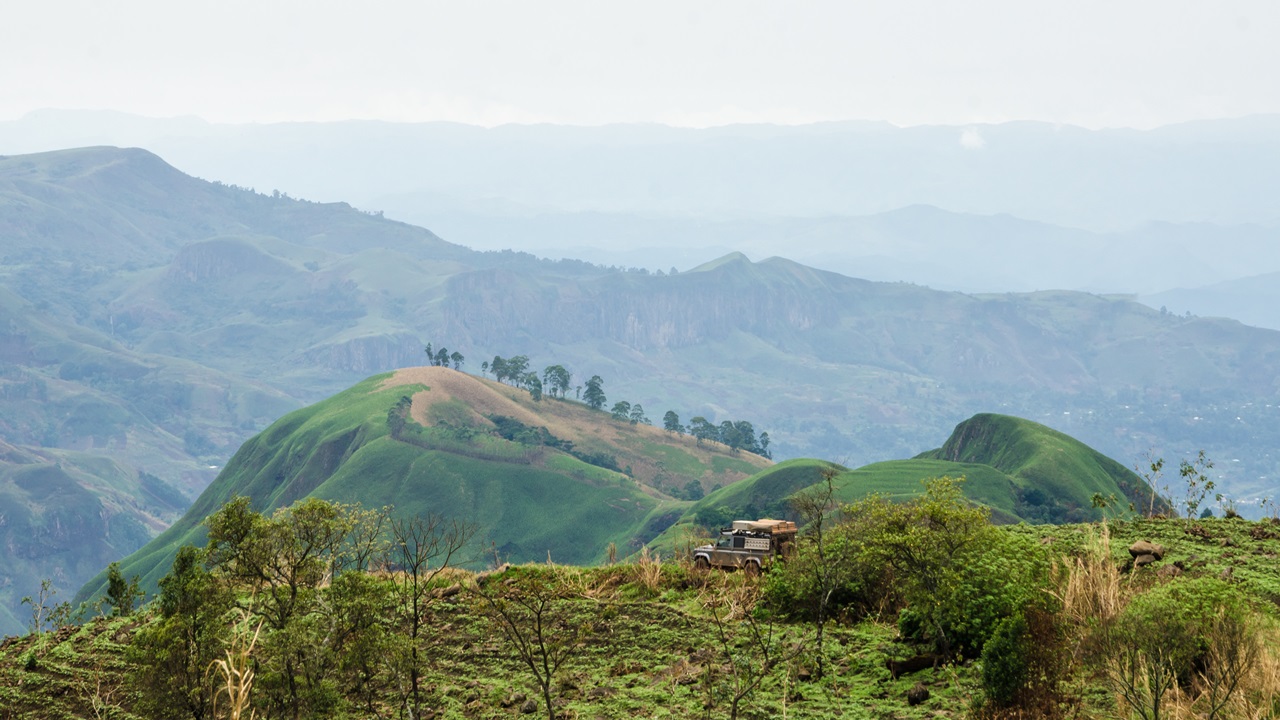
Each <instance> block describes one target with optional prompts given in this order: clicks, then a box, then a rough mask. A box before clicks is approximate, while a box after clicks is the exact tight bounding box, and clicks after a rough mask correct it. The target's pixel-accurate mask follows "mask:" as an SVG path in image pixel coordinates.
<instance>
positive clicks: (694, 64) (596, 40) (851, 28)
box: [0, 0, 1280, 128]
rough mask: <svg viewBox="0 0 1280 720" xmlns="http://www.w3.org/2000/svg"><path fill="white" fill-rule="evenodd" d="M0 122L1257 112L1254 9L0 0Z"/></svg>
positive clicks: (1268, 36)
mask: <svg viewBox="0 0 1280 720" xmlns="http://www.w3.org/2000/svg"><path fill="white" fill-rule="evenodd" d="M7 5H8V7H6V9H5V13H4V14H5V20H4V22H3V23H0V88H2V90H0V120H12V119H17V118H20V117H22V116H23V115H24V114H26V113H27V112H30V111H32V110H37V109H42V108H64V109H110V110H118V111H123V112H128V113H134V114H139V115H146V116H152V117H174V116H187V115H194V116H198V117H201V118H203V119H205V120H209V121H212V122H230V123H244V122H258V123H266V122H279V121H332V120H342V119H353V118H361V119H382V120H390V121H402V122H418V121H432V120H448V121H457V122H465V123H470V124H477V125H486V126H492V125H498V124H503V123H512V122H515V123H532V122H552V123H565V124H575V125H597V124H605V123H618V122H661V123H666V124H670V125H679V126H692V127H705V126H711V125H723V124H730V123H738V122H769V123H782V124H798V123H809V122H820V121H828V120H859V119H861V120H882V121H888V122H892V123H895V124H898V125H919V124H970V123H985V122H1004V121H1010V120H1041V121H1048V122H1054V123H1064V124H1074V125H1082V126H1085V127H1095V128H1096V127H1139V128H1149V127H1155V126H1158V125H1164V124H1169V123H1174V122H1181V121H1186V120H1193V119H1205V118H1217V117H1236V116H1242V115H1250V114H1256V113H1277V112H1280V82H1276V78H1277V76H1278V75H1280V42H1277V39H1278V38H1280V3H1278V2H1275V1H1274V0H1212V1H1210V0H1197V1H1194V2H1191V1H1187V0H1105V1H1096V0H1069V1H1060V2H1045V1H1041V0H965V1H964V2H961V1H959V0H934V1H930V2H924V1H922V0H890V1H884V2H882V1H879V0H876V1H874V2H863V1H859V0H833V1H822V2H818V1H806V0H792V1H789V2H755V1H752V0H727V1H722V0H713V1H698V0H674V1H672V0H645V2H624V1H618V2H614V1H608V0H590V1H586V2H577V1H572V0H515V1H486V0H468V1H466V2H458V0H450V1H449V2H435V1H434V0H430V1H428V0H409V1H405V0H382V1H377V2H362V3H355V2H332V1H329V0H308V1H307V2H296V1H294V0H269V1H264V0H252V1H244V0H219V1H218V2H212V1H210V0H197V1H188V0H117V1H114V2H101V0H84V1H78V2H73V1H69V0H42V1H40V2H35V1H33V0H26V1H25V2H23V1H22V0H15V1H14V2H10V3H7Z"/></svg>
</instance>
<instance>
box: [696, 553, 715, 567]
mask: <svg viewBox="0 0 1280 720" xmlns="http://www.w3.org/2000/svg"><path fill="white" fill-rule="evenodd" d="M693 566H694V567H695V568H697V569H699V570H710V569H711V562H710V561H708V560H707V559H706V558H704V557H702V556H701V555H699V556H698V557H696V558H694V559H693Z"/></svg>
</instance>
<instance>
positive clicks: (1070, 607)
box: [1052, 523, 1125, 628]
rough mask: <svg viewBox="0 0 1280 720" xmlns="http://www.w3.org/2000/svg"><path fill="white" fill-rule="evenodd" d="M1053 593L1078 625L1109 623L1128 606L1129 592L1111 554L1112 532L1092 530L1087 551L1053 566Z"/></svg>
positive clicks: (1072, 620)
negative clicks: (1122, 581)
mask: <svg viewBox="0 0 1280 720" xmlns="http://www.w3.org/2000/svg"><path fill="white" fill-rule="evenodd" d="M1053 580H1054V582H1053V587H1054V588H1055V590H1053V591H1052V592H1053V594H1054V596H1055V597H1057V599H1058V601H1059V602H1061V603H1062V614H1063V617H1065V618H1066V619H1067V620H1068V621H1069V622H1070V623H1071V624H1073V625H1075V626H1076V627H1080V628H1083V627H1088V626H1089V625H1091V624H1093V623H1097V622H1107V621H1109V620H1111V619H1113V618H1115V617H1116V616H1117V615H1119V614H1120V611H1121V610H1123V609H1124V604H1125V593H1124V592H1123V587H1122V583H1121V577H1120V568H1119V567H1118V566H1117V565H1116V563H1115V560H1113V559H1112V557H1111V532H1110V530H1109V529H1108V528H1107V526H1106V524H1105V523H1104V524H1103V525H1102V529H1101V532H1099V533H1098V534H1096V535H1095V534H1094V533H1093V531H1092V530H1090V531H1089V537H1088V538H1087V539H1086V540H1085V546H1084V551H1083V552H1082V553H1080V554H1079V555H1077V556H1075V557H1073V558H1063V559H1062V560H1061V561H1058V562H1055V563H1054V565H1053Z"/></svg>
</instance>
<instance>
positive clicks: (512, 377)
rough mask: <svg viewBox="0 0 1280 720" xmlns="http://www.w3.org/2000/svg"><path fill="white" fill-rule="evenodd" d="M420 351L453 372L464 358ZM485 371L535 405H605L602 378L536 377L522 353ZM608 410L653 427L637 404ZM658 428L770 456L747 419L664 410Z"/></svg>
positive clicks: (565, 373) (549, 371)
mask: <svg viewBox="0 0 1280 720" xmlns="http://www.w3.org/2000/svg"><path fill="white" fill-rule="evenodd" d="M426 349H427V356H428V357H430V358H431V359H432V364H433V365H439V366H443V367H449V366H450V363H452V366H453V368H454V369H455V370H457V369H459V368H460V367H461V365H462V362H463V361H464V359H465V358H463V356H462V354H461V353H457V352H454V353H449V352H448V350H447V349H446V348H443V347H442V348H440V349H439V350H434V351H433V348H432V346H431V344H430V343H428V344H427V348H426ZM489 373H493V377H494V379H495V380H497V381H498V382H500V383H506V384H509V385H511V386H512V387H517V388H521V389H523V390H528V391H529V395H530V396H531V397H532V398H533V399H534V400H535V401H541V400H542V396H543V395H544V394H545V395H549V396H551V397H553V398H559V399H561V400H564V399H566V398H567V397H568V394H569V389H570V388H571V387H572V388H573V389H574V397H575V399H577V400H580V401H581V402H583V403H584V404H585V405H586V406H587V407H589V408H591V409H592V410H599V411H604V408H605V404H606V403H607V402H608V396H606V395H605V392H604V378H602V377H600V376H599V375H592V376H591V377H590V378H588V379H587V381H586V382H585V383H584V384H582V385H577V386H575V385H573V374H572V373H571V372H569V370H568V369H567V368H565V366H564V365H560V364H555V365H548V366H547V367H545V368H544V369H543V370H542V373H541V375H539V373H538V372H537V371H536V370H531V369H530V361H529V356H528V355H513V356H511V357H502V356H501V355H494V356H493V359H492V360H486V361H484V362H482V363H480V374H481V375H484V376H486V377H487V376H488V375H489ZM608 412H609V414H610V416H611V417H612V418H613V419H614V420H617V421H619V422H629V423H631V424H632V425H652V424H653V423H652V421H650V420H649V416H648V415H647V414H646V413H645V409H644V406H643V405H641V404H640V403H632V402H630V401H628V400H619V401H617V402H615V403H614V404H613V406H612V407H611V408H610V409H609V410H608ZM662 426H663V429H665V430H666V431H667V432H670V433H673V434H676V435H692V436H693V437H694V438H696V439H697V441H698V445H699V446H702V445H703V444H704V443H705V442H707V441H708V440H710V441H713V442H718V443H720V444H722V445H725V446H727V447H728V448H729V450H730V451H731V452H733V453H737V452H739V451H742V450H746V451H747V452H749V453H755V454H756V455H759V456H761V457H766V458H772V457H773V454H772V453H771V452H770V451H769V433H767V432H762V433H759V434H757V433H756V429H755V426H754V425H752V423H751V422H749V421H747V420H723V421H721V422H720V423H719V424H716V423H713V422H711V421H710V420H708V419H707V418H705V417H703V416H701V415H697V416H694V418H693V419H692V420H690V421H689V425H688V427H686V426H685V425H683V424H682V423H681V422H680V415H679V414H678V413H676V411H675V410H668V411H667V412H666V413H665V414H664V415H663V416H662Z"/></svg>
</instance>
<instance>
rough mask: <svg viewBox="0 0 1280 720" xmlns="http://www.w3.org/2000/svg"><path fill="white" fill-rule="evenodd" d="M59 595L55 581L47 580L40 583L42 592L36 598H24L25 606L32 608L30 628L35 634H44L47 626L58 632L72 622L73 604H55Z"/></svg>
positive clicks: (28, 596)
mask: <svg viewBox="0 0 1280 720" xmlns="http://www.w3.org/2000/svg"><path fill="white" fill-rule="evenodd" d="M57 594H58V589H57V588H55V587H54V586H53V580H50V579H49V578H45V579H43V580H41V581H40V592H39V593H38V594H37V595H36V596H35V597H34V598H33V597H31V596H30V595H27V596H25V597H23V598H22V604H23V605H30V606H31V625H30V628H31V632H32V633H33V634H36V635H38V634H40V633H42V632H44V631H45V628H46V626H47V627H48V629H49V630H57V629H58V628H60V627H64V626H66V625H67V624H68V623H70V622H71V603H69V602H60V603H56V604H55V603H54V602H53V598H54V596H55V595H57Z"/></svg>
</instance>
